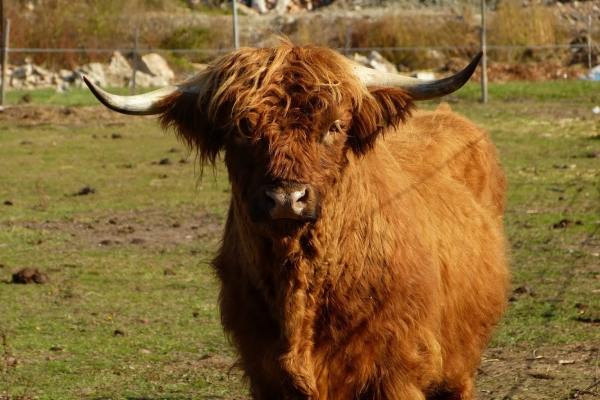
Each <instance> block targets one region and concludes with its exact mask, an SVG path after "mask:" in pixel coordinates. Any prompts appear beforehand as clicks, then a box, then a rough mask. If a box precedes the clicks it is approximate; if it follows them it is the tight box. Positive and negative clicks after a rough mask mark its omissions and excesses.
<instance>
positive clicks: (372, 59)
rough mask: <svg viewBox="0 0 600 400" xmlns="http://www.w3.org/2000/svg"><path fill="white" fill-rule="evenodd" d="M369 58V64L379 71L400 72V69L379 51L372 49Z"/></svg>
mask: <svg viewBox="0 0 600 400" xmlns="http://www.w3.org/2000/svg"><path fill="white" fill-rule="evenodd" d="M368 59H369V66H370V67H371V68H373V69H376V70H377V71H382V72H389V73H392V74H397V73H398V69H396V66H395V65H394V64H392V63H391V62H389V61H388V60H386V59H385V58H384V57H383V56H382V55H381V54H380V53H378V52H377V51H372V52H371V54H369V58H368Z"/></svg>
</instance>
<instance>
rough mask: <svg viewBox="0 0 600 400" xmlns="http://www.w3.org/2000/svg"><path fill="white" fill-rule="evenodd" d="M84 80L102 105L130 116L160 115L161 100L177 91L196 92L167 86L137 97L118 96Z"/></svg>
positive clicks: (84, 78) (190, 89) (86, 79)
mask: <svg viewBox="0 0 600 400" xmlns="http://www.w3.org/2000/svg"><path fill="white" fill-rule="evenodd" d="M83 80H84V81H85V84H86V85H88V87H89V88H90V90H91V91H92V93H93V94H94V96H96V98H97V99H98V100H100V102H101V103H102V104H104V105H105V106H106V107H108V108H110V109H111V110H113V111H117V112H120V113H122V114H129V115H155V114H158V113H159V112H160V109H159V108H158V101H159V100H160V99H161V98H163V97H165V96H167V95H170V94H171V93H174V92H177V91H184V92H190V93H193V92H195V91H194V90H193V88H189V87H178V86H166V87H164V88H162V89H158V90H155V91H152V92H148V93H144V94H139V95H135V96H118V95H114V94H110V93H108V92H105V91H104V90H102V89H100V88H99V87H98V86H97V85H95V84H94V83H92V82H91V81H90V80H89V79H88V78H87V77H85V76H84V77H83Z"/></svg>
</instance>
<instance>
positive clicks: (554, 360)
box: [477, 343, 600, 400]
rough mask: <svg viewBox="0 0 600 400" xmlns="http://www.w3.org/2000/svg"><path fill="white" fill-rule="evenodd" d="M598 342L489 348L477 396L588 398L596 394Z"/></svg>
mask: <svg viewBox="0 0 600 400" xmlns="http://www.w3.org/2000/svg"><path fill="white" fill-rule="evenodd" d="M599 361H600V343H580V344H574V345H564V346H560V345H555V346H544V347H539V348H535V347H533V348H530V349H524V348H518V349H507V348H495V349H489V350H488V351H487V352H486V353H485V356H484V358H483V360H482V363H481V366H480V368H479V376H478V386H477V389H478V391H479V393H480V394H479V397H480V399H490V400H493V399H498V400H499V399H530V400H537V399H540V400H541V399H592V398H597V397H598V396H599V395H600V392H599V391H598V389H599V388H598V382H599V379H600V366H599V365H598V362H599Z"/></svg>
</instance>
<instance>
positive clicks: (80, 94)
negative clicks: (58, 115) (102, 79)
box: [6, 87, 153, 106]
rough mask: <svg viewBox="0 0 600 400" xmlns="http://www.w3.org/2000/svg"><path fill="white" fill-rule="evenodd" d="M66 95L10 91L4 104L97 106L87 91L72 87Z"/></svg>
mask: <svg viewBox="0 0 600 400" xmlns="http://www.w3.org/2000/svg"><path fill="white" fill-rule="evenodd" d="M70 90H71V91H70V92H67V93H57V92H56V90H55V89H36V90H27V89H19V90H10V91H8V92H6V104H7V105H16V104H26V103H32V104H47V105H56V106H90V105H96V104H98V100H96V98H95V97H94V95H92V93H91V92H90V91H89V89H88V88H87V87H86V88H77V87H73V88H71V89H70ZM151 90H153V89H151V88H150V89H149V88H137V94H142V93H146V92H149V91H151ZM110 92H111V93H113V94H118V95H129V94H131V92H130V89H129V88H125V87H120V88H111V89H110Z"/></svg>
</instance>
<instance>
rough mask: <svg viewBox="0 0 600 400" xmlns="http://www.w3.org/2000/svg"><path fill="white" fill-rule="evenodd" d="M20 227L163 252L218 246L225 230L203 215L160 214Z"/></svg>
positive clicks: (118, 214) (92, 217)
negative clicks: (202, 242) (207, 244)
mask: <svg viewBox="0 0 600 400" xmlns="http://www.w3.org/2000/svg"><path fill="white" fill-rule="evenodd" d="M10 224H11V225H12V226H14V225H15V224H16V223H10ZM19 225H20V227H22V228H26V229H30V230H35V231H46V232H55V233H62V234H66V235H68V236H70V237H72V238H73V240H74V241H76V242H80V243H82V244H83V245H85V246H102V247H110V246H125V245H130V246H140V247H142V248H149V249H153V250H159V251H160V250H167V249H169V248H173V247H175V246H180V245H192V244H193V243H195V241H197V240H198V239H202V240H205V241H206V240H208V241H209V242H210V241H214V242H216V241H217V240H218V237H220V234H221V232H222V230H223V222H222V220H221V219H219V218H217V217H214V216H210V215H207V214H205V213H202V212H198V213H193V212H182V213H180V214H177V215H173V214H172V213H171V214H170V215H165V214H164V213H163V212H161V211H160V210H141V211H107V212H103V213H95V214H91V215H90V214H89V213H86V214H85V216H81V217H79V218H78V217H74V218H72V219H71V220H69V221H52V220H47V221H44V222H25V223H22V224H19Z"/></svg>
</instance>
